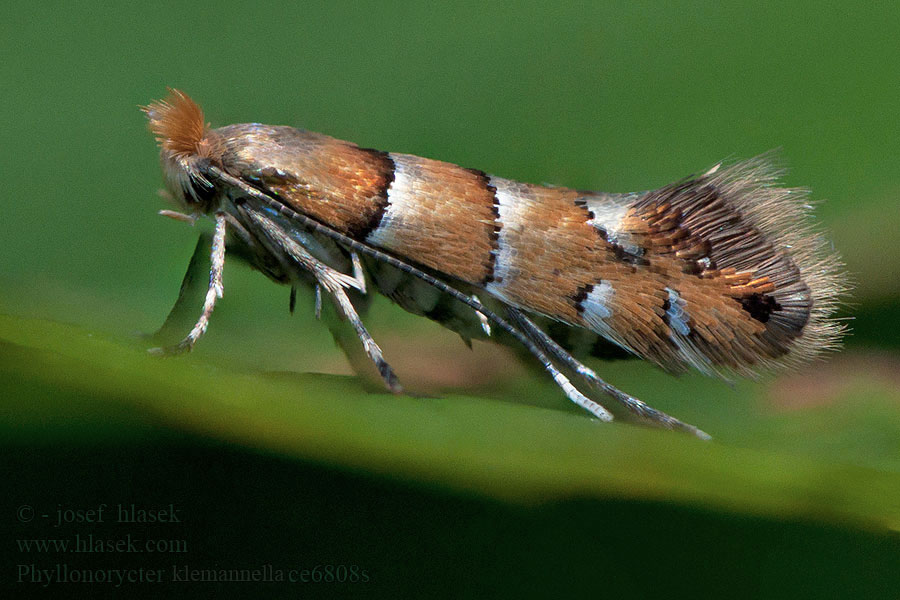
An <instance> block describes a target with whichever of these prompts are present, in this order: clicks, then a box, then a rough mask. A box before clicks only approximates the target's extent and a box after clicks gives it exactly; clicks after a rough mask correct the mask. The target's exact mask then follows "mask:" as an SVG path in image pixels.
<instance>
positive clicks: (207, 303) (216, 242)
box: [149, 213, 225, 355]
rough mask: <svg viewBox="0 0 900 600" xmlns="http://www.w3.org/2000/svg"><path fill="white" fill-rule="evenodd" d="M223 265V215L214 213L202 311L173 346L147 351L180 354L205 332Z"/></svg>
mask: <svg viewBox="0 0 900 600" xmlns="http://www.w3.org/2000/svg"><path fill="white" fill-rule="evenodd" d="M224 267H225V215H224V213H216V232H215V234H213V239H212V251H211V253H210V268H209V287H208V288H207V290H206V299H205V300H204V301H203V312H202V313H201V314H200V318H199V319H197V323H196V324H195V325H194V327H193V328H192V329H191V331H190V333H188V334H187V337H185V338H184V339H183V340H181V341H180V342H179V343H177V344H175V345H174V346H168V347H165V348H151V349H150V350H149V352H150V353H151V354H156V355H167V354H180V353H182V352H188V351H190V350H191V349H192V348H193V347H194V344H196V343H197V340H198V339H200V337H201V336H202V335H203V334H204V333H206V328H207V327H208V326H209V317H210V315H212V312H213V309H214V308H215V307H216V300H218V299H219V298H221V297H222V294H223V293H224V288H223V286H222V270H223V269H224Z"/></svg>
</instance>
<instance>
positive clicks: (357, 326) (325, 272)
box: [242, 207, 403, 393]
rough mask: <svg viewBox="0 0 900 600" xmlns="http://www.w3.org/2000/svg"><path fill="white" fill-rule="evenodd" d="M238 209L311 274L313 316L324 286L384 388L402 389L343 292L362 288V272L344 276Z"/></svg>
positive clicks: (273, 226)
mask: <svg viewBox="0 0 900 600" xmlns="http://www.w3.org/2000/svg"><path fill="white" fill-rule="evenodd" d="M242 210H243V212H244V214H246V215H247V216H248V218H250V219H252V220H253V221H254V222H255V223H256V225H257V226H258V227H259V228H260V230H262V231H263V232H264V233H265V234H266V236H267V237H268V238H269V239H270V240H271V241H272V242H273V243H274V244H275V245H277V246H278V247H279V248H280V249H282V250H283V251H284V252H285V253H287V255H288V256H289V257H290V258H291V259H292V260H293V261H294V262H295V264H296V265H297V266H299V267H301V268H303V269H304V270H306V271H309V272H310V273H312V274H313V276H315V278H316V282H317V283H316V298H317V302H316V304H317V309H316V313H317V316H318V314H319V312H320V306H321V291H320V290H321V289H324V290H325V291H326V292H328V293H329V294H331V296H332V298H333V299H334V301H335V304H336V306H337V308H338V311H339V312H340V313H341V315H342V316H343V317H344V318H346V319H347V320H348V321H349V322H350V324H351V325H352V326H353V329H354V330H355V331H356V335H357V337H359V339H360V341H361V342H362V345H363V349H364V350H365V352H366V354H367V355H368V357H369V359H370V360H371V361H372V362H373V363H374V364H375V368H376V369H378V373H379V375H381V378H382V379H383V380H384V383H385V385H386V386H387V387H388V389H389V390H390V391H392V392H394V393H400V392H402V391H403V388H402V386H401V385H400V382H399V380H398V379H397V376H396V375H395V374H394V370H393V369H392V368H391V366H390V365H389V364H388V362H387V361H386V360H385V359H384V355H383V354H382V352H381V348H380V347H379V346H378V344H377V343H376V342H375V340H374V339H373V338H372V336H371V335H370V334H369V332H368V330H367V329H366V327H365V325H363V323H362V320H361V319H360V318H359V315H358V314H357V312H356V309H355V308H354V307H353V303H352V302H350V298H348V297H347V293H346V292H345V291H344V290H345V289H346V288H349V287H352V288H356V289H361V288H362V289H364V288H365V279H364V278H363V276H362V271H361V270H360V271H359V272H358V273H356V274H355V276H353V277H351V276H350V275H345V274H344V273H341V272H339V271H336V270H335V269H332V268H331V267H329V266H328V265H326V264H324V263H322V262H320V261H319V260H318V259H316V258H315V257H314V256H313V255H312V254H310V253H309V252H307V250H306V249H305V248H303V246H301V245H300V244H299V243H298V242H297V241H296V240H294V238H292V237H291V236H290V235H289V234H288V233H287V232H285V231H284V230H282V229H281V227H279V226H278V225H277V224H276V223H274V222H273V221H272V220H271V219H270V218H268V217H267V216H266V215H264V214H263V213H260V212H259V211H256V210H255V209H252V208H250V207H243V208H242ZM357 260H358V259H357ZM360 269H361V267H360Z"/></svg>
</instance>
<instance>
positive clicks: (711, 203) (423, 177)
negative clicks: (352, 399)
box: [142, 90, 844, 438]
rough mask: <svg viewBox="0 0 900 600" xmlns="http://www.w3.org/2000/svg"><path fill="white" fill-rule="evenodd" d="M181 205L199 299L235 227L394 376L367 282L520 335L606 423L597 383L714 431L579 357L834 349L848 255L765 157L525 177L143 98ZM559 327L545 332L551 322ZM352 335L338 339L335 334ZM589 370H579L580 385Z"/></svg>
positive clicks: (217, 279) (784, 356)
mask: <svg viewBox="0 0 900 600" xmlns="http://www.w3.org/2000/svg"><path fill="white" fill-rule="evenodd" d="M142 110H143V111H144V112H145V113H146V115H147V118H148V119H149V127H150V130H151V131H152V132H153V134H154V135H155V137H156V140H157V142H158V143H159V146H160V160H161V164H162V170H163V173H164V177H165V181H166V186H167V189H168V191H169V194H170V195H171V198H172V199H173V200H174V202H175V203H176V205H177V206H178V207H180V211H172V210H165V211H161V214H163V215H165V216H168V217H172V218H176V219H179V220H184V221H189V222H193V221H194V220H195V219H197V218H198V217H201V216H206V217H211V218H212V219H213V220H214V221H215V233H214V234H213V236H212V244H211V246H212V247H211V254H210V263H211V268H210V272H209V285H208V289H207V293H206V297H205V301H204V304H203V310H202V313H201V315H200V317H199V319H198V320H197V322H196V324H195V325H194V327H193V329H192V330H191V331H190V333H189V334H188V335H187V337H185V338H184V340H183V341H181V342H180V343H179V344H177V345H175V346H172V347H169V348H165V349H154V351H155V352H158V353H164V354H171V353H178V352H183V351H186V350H190V349H191V348H192V347H193V346H194V344H195V343H196V342H197V340H198V339H199V338H200V337H201V336H202V335H203V333H204V332H205V331H206V328H207V325H208V322H209V318H210V315H211V313H212V312H213V308H214V307H215V304H216V301H217V300H218V299H219V298H221V297H222V294H223V285H222V271H223V266H224V262H225V250H226V244H227V245H228V247H229V248H230V249H236V250H235V251H237V252H240V253H241V254H242V255H243V256H244V257H245V258H247V259H248V260H249V261H250V262H251V264H253V266H254V267H256V268H257V269H259V270H260V271H262V272H263V273H265V274H266V275H267V276H269V277H270V278H271V279H273V280H275V281H277V282H279V283H283V284H287V285H290V286H292V295H291V306H292V308H293V302H294V300H293V299H294V295H293V294H294V290H295V289H296V286H298V285H312V286H314V287H315V291H316V299H317V302H316V312H317V314H318V313H319V311H320V310H321V298H322V295H323V294H325V295H327V296H328V297H329V298H330V299H331V300H332V302H333V304H332V306H333V307H334V309H335V310H336V311H337V314H338V316H339V317H340V320H341V321H342V322H344V323H347V324H349V326H350V327H351V328H352V330H353V331H354V333H355V335H356V337H358V339H359V341H360V342H361V347H362V349H363V351H364V353H365V355H366V356H367V357H368V360H370V361H371V363H372V364H374V366H375V367H376V368H377V371H378V373H379V374H380V376H381V378H382V379H383V381H384V384H385V385H386V386H387V388H388V389H389V390H391V391H393V392H400V391H401V390H402V388H401V386H400V384H399V382H398V379H397V377H396V375H395V374H394V371H393V370H392V369H391V367H390V365H389V364H388V363H387V362H386V361H385V359H384V357H383V356H382V352H381V349H380V348H379V346H378V344H377V343H376V342H375V341H374V340H373V339H372V337H371V335H370V334H369V333H368V331H367V330H366V328H365V326H364V325H363V323H362V320H361V319H360V317H359V313H358V310H357V307H359V306H361V305H362V304H363V302H364V301H363V297H364V294H366V292H367V291H368V290H369V288H370V286H374V288H375V289H376V290H377V291H378V292H380V293H382V294H384V295H385V296H387V297H388V298H391V299H392V300H393V301H395V302H396V303H398V304H399V305H400V306H401V307H403V308H404V309H406V310H408V311H411V312H413V313H415V314H419V315H423V316H426V317H429V318H432V319H434V320H437V321H439V322H440V323H441V324H443V325H444V326H446V327H448V328H450V329H452V330H454V331H456V332H458V333H459V334H460V335H461V336H463V339H464V340H466V341H469V340H472V339H495V340H496V341H498V342H500V343H506V344H516V345H519V346H520V347H521V348H524V349H525V350H527V352H529V353H530V354H531V355H533V356H534V358H536V359H537V361H539V363H540V364H541V365H542V366H543V368H544V369H546V371H547V372H548V373H549V374H550V376H551V377H553V379H554V380H555V381H556V383H557V384H558V385H559V387H560V388H561V389H562V390H563V392H564V393H565V395H566V396H567V397H568V398H569V400H571V401H572V402H574V403H575V404H577V405H578V406H581V407H583V408H584V409H586V410H587V411H588V412H590V413H591V414H592V415H593V416H594V417H596V418H597V419H600V420H602V421H609V420H611V419H612V414H611V413H610V412H609V411H608V410H607V409H606V408H605V407H604V406H603V405H602V404H601V403H600V402H599V401H598V399H597V397H598V396H601V395H603V396H606V397H609V398H611V399H613V400H614V401H616V402H618V403H619V404H620V405H621V407H622V408H624V412H626V413H630V414H632V415H633V416H635V417H637V419H638V420H642V421H644V422H647V423H651V424H655V425H658V426H662V427H665V428H669V429H677V430H682V431H685V432H689V433H692V434H694V435H696V436H698V437H701V438H708V437H709V436H708V435H707V434H706V433H704V432H703V431H701V430H700V429H698V428H696V427H694V426H692V425H689V424H687V423H684V422H682V421H680V420H678V419H676V418H674V417H672V416H670V415H667V414H665V413H663V412H661V411H658V410H656V409H654V408H652V407H650V406H648V405H647V404H645V403H644V402H642V401H640V400H638V399H637V398H635V397H633V396H631V395H629V394H627V393H625V392H622V391H620V390H618V389H616V388H615V387H613V386H612V385H610V384H608V383H606V382H605V381H604V380H603V379H601V378H600V377H599V376H598V375H597V373H596V372H595V371H594V370H593V369H591V368H589V367H588V366H586V365H585V364H583V363H582V362H581V361H580V360H579V359H578V358H577V357H576V355H585V354H596V355H601V356H603V355H606V356H609V355H614V354H616V353H621V354H628V355H633V356H636V357H638V358H641V359H644V360H647V361H650V362H651V363H654V364H655V365H658V366H659V367H661V368H663V369H665V370H667V371H670V372H673V373H679V372H682V371H685V370H687V369H691V368H692V369H696V370H698V371H700V372H703V373H706V374H709V375H718V376H723V377H728V376H730V375H734V374H736V375H742V376H753V375H755V374H758V373H760V372H763V371H771V370H777V369H782V368H785V367H793V366H796V365H798V364H800V363H803V362H805V361H808V360H810V359H812V358H814V357H817V356H819V355H820V354H821V353H822V352H824V351H826V350H831V349H834V348H835V347H836V346H837V345H838V343H839V340H840V337H841V335H842V333H843V326H842V325H841V324H840V323H839V322H838V321H837V320H835V319H834V317H833V315H834V312H835V310H836V307H837V303H838V301H839V296H840V294H841V293H842V292H843V287H842V282H843V281H844V277H843V274H842V265H841V262H840V259H839V257H838V256H837V255H836V253H835V252H834V251H833V250H831V249H830V246H829V244H828V242H827V241H826V239H825V238H824V236H823V235H822V234H821V233H820V232H819V231H818V230H817V229H816V228H815V227H814V225H813V224H812V220H811V208H810V205H809V204H808V203H807V193H806V192H805V191H804V190H799V189H790V188H786V187H781V186H780V185H779V184H778V175H779V173H778V172H777V171H776V170H775V169H774V168H773V167H772V166H771V165H770V162H771V161H770V159H769V158H768V157H767V156H765V155H764V156H762V157H758V158H755V159H751V160H748V161H744V162H737V163H735V164H731V165H729V166H723V165H721V164H720V165H716V166H715V167H713V168H712V169H709V170H707V171H706V172H704V173H703V174H701V175H696V176H691V177H687V178H685V179H683V180H681V181H678V182H676V183H673V184H671V185H667V186H665V187H662V188H660V189H655V190H651V191H644V192H633V193H603V192H594V191H580V190H574V189H568V188H564V187H549V186H542V185H534V184H530V183H520V182H517V181H513V180H510V179H505V178H502V177H497V176H493V175H488V174H486V173H484V172H482V171H478V170H474V169H467V168H463V167H459V166H456V165H453V164H450V163H446V162H441V161H437V160H431V159H427V158H421V157H418V156H412V155H409V154H400V153H394V152H382V151H379V150H372V149H368V148H361V147H359V146H357V145H355V144H352V143H350V142H346V141H341V140H338V139H335V138H332V137H329V136H327V135H323V134H319V133H313V132H310V131H305V130H302V129H297V128H294V127H287V126H271V125H263V124H259V123H246V124H239V125H229V126H226V127H221V128H218V129H211V128H210V126H209V125H208V124H207V123H206V121H205V120H204V115H203V112H202V111H201V109H200V108H199V107H198V106H197V104H196V103H194V101H193V100H191V99H190V98H189V97H188V96H187V95H186V94H184V93H182V92H180V91H178V90H170V93H169V96H168V97H167V98H166V99H165V100H161V101H156V102H153V103H151V104H150V105H149V106H146V107H143V109H142ZM551 334H552V335H551ZM344 346H345V349H346V348H347V344H344ZM572 377H574V378H576V379H575V381H578V382H580V387H578V386H576V385H575V384H574V383H573V379H572Z"/></svg>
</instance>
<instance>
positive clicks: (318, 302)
mask: <svg viewBox="0 0 900 600" xmlns="http://www.w3.org/2000/svg"><path fill="white" fill-rule="evenodd" d="M315 312H316V321H319V320H321V318H322V286H321V285H319V284H318V283H317V284H316V307H315Z"/></svg>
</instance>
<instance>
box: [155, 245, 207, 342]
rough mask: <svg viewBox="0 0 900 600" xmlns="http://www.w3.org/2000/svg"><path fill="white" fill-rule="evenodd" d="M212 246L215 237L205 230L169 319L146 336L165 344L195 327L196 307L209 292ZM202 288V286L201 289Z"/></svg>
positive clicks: (182, 281) (195, 247) (185, 274)
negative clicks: (207, 289)
mask: <svg viewBox="0 0 900 600" xmlns="http://www.w3.org/2000/svg"><path fill="white" fill-rule="evenodd" d="M211 247H212V236H211V235H210V234H208V233H206V232H204V233H202V234H201V235H200V237H199V238H198V239H197V244H196V245H195V246H194V253H193V254H192V255H191V260H190V263H188V267H187V270H186V271H185V273H184V277H183V278H182V280H181V287H180V288H179V290H178V299H177V300H175V304H174V306H172V309H171V310H170V311H169V314H168V315H167V316H166V320H165V321H163V324H162V325H160V327H159V329H157V330H156V332H155V333H150V334H144V335H143V336H142V337H145V338H148V339H150V340H152V341H153V342H154V343H156V344H165V343H166V340H171V339H177V337H180V336H181V335H183V334H182V332H183V331H184V330H185V329H188V328H190V327H192V326H193V324H194V321H195V320H196V316H195V315H194V311H195V310H196V309H195V306H196V305H197V304H200V302H201V301H202V297H203V295H204V294H205V293H206V281H205V280H206V279H207V278H208V276H209V270H210V262H209V249H210V248H211ZM201 288H202V289H201Z"/></svg>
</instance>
